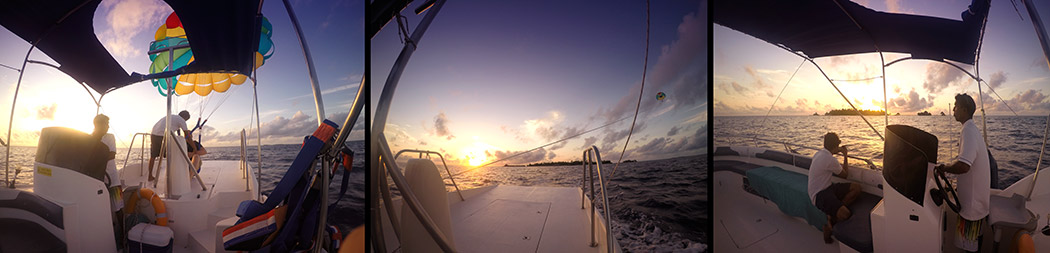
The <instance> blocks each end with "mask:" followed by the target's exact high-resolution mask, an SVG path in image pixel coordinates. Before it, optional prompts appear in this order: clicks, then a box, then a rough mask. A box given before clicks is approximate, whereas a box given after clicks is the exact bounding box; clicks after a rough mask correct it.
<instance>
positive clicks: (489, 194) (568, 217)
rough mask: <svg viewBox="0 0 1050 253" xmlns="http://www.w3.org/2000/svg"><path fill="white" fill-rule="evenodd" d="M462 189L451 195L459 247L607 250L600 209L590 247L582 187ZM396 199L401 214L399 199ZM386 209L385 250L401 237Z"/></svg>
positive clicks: (470, 249)
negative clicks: (391, 224) (395, 230)
mask: <svg viewBox="0 0 1050 253" xmlns="http://www.w3.org/2000/svg"><path fill="white" fill-rule="evenodd" d="M462 193H463V197H464V198H465V199H466V200H465V201H461V200H460V199H459V196H458V195H457V194H456V193H455V192H450V193H449V194H448V195H447V196H448V199H449V209H450V213H451V221H452V230H453V237H454V240H455V245H456V251H459V252H605V239H604V238H605V225H604V220H603V218H602V216H600V215H599V216H596V217H595V218H596V219H595V222H596V224H597V225H596V226H597V227H596V229H595V237H597V242H598V244H599V246H596V247H590V243H591V239H590V236H591V229H590V224H591V223H590V222H591V217H590V215H589V213H590V205H589V203H587V204H585V205H586V206H585V207H586V209H582V208H580V206H581V200H580V198H581V195H580V189H579V188H574V187H534V186H502V185H501V186H488V187H481V188H476V189H469V190H464V191H463V192H462ZM393 204H394V209H395V215H398V216H399V217H400V216H401V213H400V211H401V200H400V199H397V200H395V201H394V203H393ZM384 208H385V207H384ZM386 214H387V213H386V212H385V210H384V212H383V234H384V239H385V240H386V241H387V251H392V250H394V249H396V248H398V242H397V237H395V235H394V232H393V230H392V229H391V227H390V222H389V219H388V217H387V216H386ZM409 215H411V214H409ZM616 248H617V251H619V246H618V245H617V246H616Z"/></svg>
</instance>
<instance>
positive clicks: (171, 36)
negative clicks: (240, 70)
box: [149, 12, 274, 96]
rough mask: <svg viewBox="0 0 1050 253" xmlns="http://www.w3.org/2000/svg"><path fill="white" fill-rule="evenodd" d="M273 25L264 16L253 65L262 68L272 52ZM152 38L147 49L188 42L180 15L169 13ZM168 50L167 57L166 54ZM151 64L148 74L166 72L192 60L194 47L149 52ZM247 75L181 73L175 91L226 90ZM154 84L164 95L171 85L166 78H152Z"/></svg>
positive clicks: (203, 91) (208, 91) (183, 92)
mask: <svg viewBox="0 0 1050 253" xmlns="http://www.w3.org/2000/svg"><path fill="white" fill-rule="evenodd" d="M272 29H273V26H272V25H271V24H270V22H269V20H267V19H266V17H263V18H262V26H261V31H260V33H259V49H258V50H257V51H256V52H255V68H256V69H258V68H259V67H261V66H262V65H263V64H264V63H265V62H266V60H267V59H269V58H270V56H272V55H273V52H274V48H273V41H272V40H271V39H270V37H271V36H272V34H273V31H272ZM153 39H154V40H155V41H153V42H151V43H150V51H154V50H158V49H165V48H170V47H178V46H183V45H187V44H189V40H187V39H186V31H185V30H184V29H183V27H182V22H181V21H179V17H178V16H177V15H175V13H174V12H173V13H171V15H168V19H167V20H166V21H165V22H164V24H163V25H161V26H160V27H158V28H157V32H156V33H155V34H154V36H153ZM169 52H170V54H171V55H170V56H169ZM149 59H150V61H152V64H150V68H149V73H150V74H154V73H160V72H165V71H171V70H175V69H178V68H181V67H183V66H186V65H187V64H189V63H191V62H193V60H194V58H193V49H192V48H191V47H184V48H178V49H175V50H165V51H160V52H157V53H154V54H150V55H149ZM247 78H248V77H247V76H245V75H242V74H236V73H191V74H183V75H179V76H176V77H175V90H174V92H175V94H177V95H186V94H190V93H191V92H194V93H197V95H200V96H207V95H208V94H210V93H211V92H212V91H213V90H214V91H216V92H226V91H227V90H229V89H230V86H231V85H240V84H242V83H244V81H245V80H247ZM151 81H152V82H153V86H155V87H157V92H158V93H160V94H161V96H167V94H168V91H167V90H168V88H169V87H170V86H171V85H170V84H168V79H152V80H151Z"/></svg>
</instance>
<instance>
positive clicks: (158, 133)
mask: <svg viewBox="0 0 1050 253" xmlns="http://www.w3.org/2000/svg"><path fill="white" fill-rule="evenodd" d="M168 119H170V121H171V127H170V128H168V129H170V130H175V129H182V132H183V133H184V135H183V136H186V141H187V142H189V141H191V140H192V139H190V130H189V128H188V127H186V120H189V119H190V112H187V111H181V112H179V115H168V117H164V118H160V120H159V121H157V123H156V124H153V131H152V132H151V133H150V141H151V143H150V155H149V181H153V180H156V179H157V178H156V177H154V176H153V161H154V160H156V159H157V157H159V156H161V147H162V146H164V122H167V121H168ZM165 152H172V151H171V150H165ZM165 157H167V155H165ZM159 171H160V170H158V173H159Z"/></svg>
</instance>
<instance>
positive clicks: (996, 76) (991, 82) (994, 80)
mask: <svg viewBox="0 0 1050 253" xmlns="http://www.w3.org/2000/svg"><path fill="white" fill-rule="evenodd" d="M1005 82H1006V73H1004V72H1003V71H1002V70H1000V71H999V72H995V73H992V77H991V78H989V79H988V86H992V89H995V88H999V86H1001V85H1003V83H1005Z"/></svg>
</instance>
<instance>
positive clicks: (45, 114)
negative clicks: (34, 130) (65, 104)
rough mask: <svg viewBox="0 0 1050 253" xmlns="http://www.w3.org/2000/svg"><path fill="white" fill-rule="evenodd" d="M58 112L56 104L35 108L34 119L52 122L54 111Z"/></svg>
mask: <svg viewBox="0 0 1050 253" xmlns="http://www.w3.org/2000/svg"><path fill="white" fill-rule="evenodd" d="M57 110H58V104H56V103H51V105H46V106H38V107H37V108H36V119H46V120H54V119H55V111H57Z"/></svg>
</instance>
